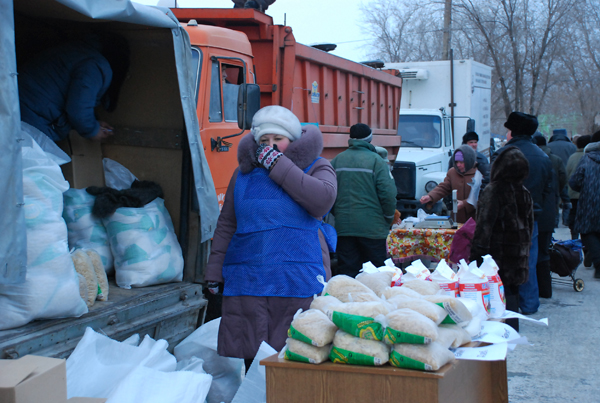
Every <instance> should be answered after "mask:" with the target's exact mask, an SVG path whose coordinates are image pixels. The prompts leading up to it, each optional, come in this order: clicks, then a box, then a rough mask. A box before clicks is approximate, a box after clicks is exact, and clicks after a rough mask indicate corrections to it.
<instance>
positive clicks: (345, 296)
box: [323, 274, 381, 302]
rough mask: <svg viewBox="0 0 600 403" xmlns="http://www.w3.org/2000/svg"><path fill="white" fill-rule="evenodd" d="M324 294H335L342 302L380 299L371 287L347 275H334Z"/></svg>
mask: <svg viewBox="0 0 600 403" xmlns="http://www.w3.org/2000/svg"><path fill="white" fill-rule="evenodd" d="M323 295H333V296H334V297H336V298H337V299H339V300H340V301H342V302H366V301H380V300H381V299H380V298H379V297H378V296H377V294H375V293H374V292H373V290H371V289H370V288H369V287H367V286H366V285H364V284H363V283H361V282H360V281H358V280H356V279H354V278H352V277H350V276H346V275H343V274H341V275H337V276H333V277H331V278H330V279H329V281H328V282H327V285H326V286H325V289H324V290H323Z"/></svg>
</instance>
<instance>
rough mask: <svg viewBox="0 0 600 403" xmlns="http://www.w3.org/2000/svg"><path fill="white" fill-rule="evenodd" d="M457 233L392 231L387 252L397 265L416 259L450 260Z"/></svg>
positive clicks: (410, 230)
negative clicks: (451, 248)
mask: <svg viewBox="0 0 600 403" xmlns="http://www.w3.org/2000/svg"><path fill="white" fill-rule="evenodd" d="M456 231H457V229H452V228H439V229H435V228H414V227H413V228H397V229H392V230H391V231H390V234H389V235H388V238H387V252H388V255H389V256H391V257H392V259H393V260H394V263H396V264H399V263H403V262H405V261H412V260H416V259H427V260H430V261H436V262H437V261H439V260H441V259H445V260H448V257H449V255H450V245H451V244H452V239H453V238H454V235H455V234H456Z"/></svg>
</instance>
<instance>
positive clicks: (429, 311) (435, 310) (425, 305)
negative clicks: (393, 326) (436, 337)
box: [388, 295, 448, 325]
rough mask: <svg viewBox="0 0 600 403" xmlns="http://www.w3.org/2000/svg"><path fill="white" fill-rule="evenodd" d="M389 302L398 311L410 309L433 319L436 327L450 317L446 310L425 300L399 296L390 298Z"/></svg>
mask: <svg viewBox="0 0 600 403" xmlns="http://www.w3.org/2000/svg"><path fill="white" fill-rule="evenodd" d="M388 302H389V303H391V304H393V305H395V306H396V308H397V309H401V308H408V309H412V310H413V311H416V312H419V313H420V314H422V315H424V316H426V317H428V318H429V319H431V320H432V321H433V322H434V323H435V324H436V325H439V324H440V323H442V321H443V320H444V318H446V316H448V315H447V313H446V311H445V310H444V308H442V307H441V306H439V305H436V304H434V303H433V302H429V301H427V300H425V299H423V298H411V297H407V296H406V295H398V296H396V297H393V298H390V299H389V300H388Z"/></svg>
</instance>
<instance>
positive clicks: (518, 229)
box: [470, 147, 533, 286]
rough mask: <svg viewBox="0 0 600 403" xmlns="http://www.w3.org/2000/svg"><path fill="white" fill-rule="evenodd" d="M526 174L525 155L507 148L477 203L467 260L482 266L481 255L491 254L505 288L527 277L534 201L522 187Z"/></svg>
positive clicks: (527, 171)
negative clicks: (473, 232)
mask: <svg viewBox="0 0 600 403" xmlns="http://www.w3.org/2000/svg"><path fill="white" fill-rule="evenodd" d="M528 174H529V163H528V162H527V159H526V158H525V155H523V153H522V152H521V151H520V150H519V149H518V148H516V147H507V148H506V149H505V150H502V152H501V153H500V154H499V155H498V157H497V158H496V160H495V161H494V163H493V164H492V169H491V175H490V184H489V185H488V186H487V187H486V188H485V189H484V191H483V192H482V194H480V195H479V201H478V203H477V219H476V222H477V226H476V228H475V235H474V236H473V244H472V246H471V256H470V260H471V261H473V260H477V263H478V264H481V263H482V261H483V259H482V256H484V255H487V254H490V255H492V257H493V258H494V260H495V261H496V263H497V264H498V267H499V268H500V272H499V274H500V277H501V278H502V282H503V283H504V284H505V285H507V286H511V285H520V284H523V283H525V281H527V278H528V277H529V248H530V246H531V235H532V232H533V201H532V198H531V195H530V194H529V191H528V190H527V189H525V187H524V186H523V180H524V179H525V178H526V177H527V175H528Z"/></svg>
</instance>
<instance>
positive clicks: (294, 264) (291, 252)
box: [205, 106, 337, 367]
mask: <svg viewBox="0 0 600 403" xmlns="http://www.w3.org/2000/svg"><path fill="white" fill-rule="evenodd" d="M322 151H323V135H322V134H321V131H320V130H319V129H318V128H317V127H316V126H314V125H306V126H304V127H302V126H301V125H300V121H299V120H298V118H297V117H296V116H295V115H294V114H293V113H292V112H291V111H289V110H288V109H286V108H283V107H281V106H267V107H264V108H262V109H261V110H259V111H258V112H257V113H256V115H255V116H254V118H253V120H252V129H251V132H250V133H249V134H248V135H246V136H245V137H244V138H243V139H242V140H241V141H240V144H239V147H238V162H239V168H238V169H237V170H236V171H235V172H234V174H233V177H232V178H231V181H230V183H229V187H228V188H227V193H226V195H225V201H224V204H223V209H222V211H221V215H220V217H219V221H218V223H217V228H216V231H215V235H214V238H213V244H212V250H211V254H210V258H209V261H208V267H207V270H206V275H205V280H206V281H207V282H208V285H209V290H210V291H211V292H212V293H218V292H219V287H220V285H221V284H222V285H223V308H222V319H221V326H220V328H219V343H218V353H219V354H220V355H222V356H226V357H238V358H244V359H246V363H247V364H248V363H249V362H251V360H252V359H253V358H254V356H255V355H256V352H257V351H258V348H259V346H260V343H261V342H262V341H266V342H267V343H269V344H270V345H271V346H272V347H273V348H275V349H276V350H281V349H282V348H283V346H284V345H285V340H286V337H287V330H288V328H289V326H290V323H291V321H292V318H293V315H294V313H296V311H297V310H298V309H299V308H302V309H308V308H309V306H310V303H311V301H312V299H313V295H314V294H317V293H320V292H321V291H322V288H323V287H322V285H321V284H320V283H319V282H318V281H317V276H318V275H322V276H323V277H325V279H329V277H331V270H330V261H329V247H328V242H327V241H328V240H329V241H333V239H331V238H333V237H332V236H329V237H328V236H326V235H325V233H326V232H327V231H325V232H324V229H323V225H322V217H323V216H324V215H325V214H327V212H328V211H329V210H330V209H331V207H332V206H333V203H334V202H335V198H336V195H337V181H336V176H335V171H334V170H333V168H332V166H331V164H330V163H329V162H328V161H327V160H326V159H324V158H321V157H319V155H320V154H321V152H322ZM330 244H331V242H330ZM331 247H332V248H333V247H334V245H331ZM248 366H249V365H247V367H248Z"/></svg>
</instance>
